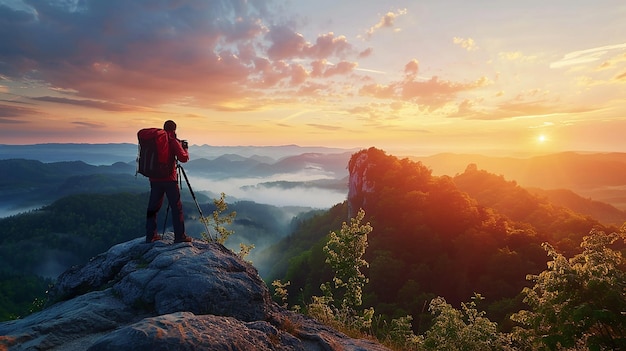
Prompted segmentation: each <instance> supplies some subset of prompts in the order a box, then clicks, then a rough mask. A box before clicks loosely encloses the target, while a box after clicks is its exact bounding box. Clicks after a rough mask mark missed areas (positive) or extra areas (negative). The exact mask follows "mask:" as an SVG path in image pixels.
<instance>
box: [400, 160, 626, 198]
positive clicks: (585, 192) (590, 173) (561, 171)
mask: <svg viewBox="0 0 626 351" xmlns="http://www.w3.org/2000/svg"><path fill="white" fill-rule="evenodd" d="M411 159H412V160H414V161H421V162H423V163H424V164H426V165H428V166H429V167H430V168H431V169H433V173H434V174H437V175H444V174H445V175H450V176H454V175H456V174H459V173H462V172H463V171H464V170H465V168H466V167H467V165H468V164H470V163H473V164H476V165H477V166H478V168H480V169H484V170H486V171H488V172H490V173H494V174H498V175H503V176H504V177H506V178H507V179H510V180H515V181H516V182H517V183H518V184H520V185H521V186H523V187H529V188H541V189H546V190H552V189H568V190H571V191H573V192H575V193H576V194H579V195H581V196H583V197H586V198H587V197H588V198H592V199H593V200H595V201H600V202H605V203H608V204H611V205H613V206H615V207H617V208H619V209H620V210H626V153H618V152H614V153H582V152H563V153H556V154H549V155H544V156H535V157H527V158H516V157H488V156H482V155H464V154H450V153H445V154H437V155H432V156H426V157H412V158H411Z"/></svg>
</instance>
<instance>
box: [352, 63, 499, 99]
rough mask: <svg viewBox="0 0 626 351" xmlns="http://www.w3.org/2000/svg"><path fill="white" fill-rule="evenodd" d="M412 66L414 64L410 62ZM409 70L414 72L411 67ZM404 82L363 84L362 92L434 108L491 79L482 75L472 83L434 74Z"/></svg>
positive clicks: (483, 84)
mask: <svg viewBox="0 0 626 351" xmlns="http://www.w3.org/2000/svg"><path fill="white" fill-rule="evenodd" d="M409 65H410V67H412V66H413V65H412V64H411V63H409ZM409 72H412V71H411V70H410V69H409ZM410 78H411V79H407V80H405V81H402V82H393V83H391V84H388V85H382V84H375V83H374V84H368V85H365V86H363V88H361V90H360V94H361V95H363V96H370V97H376V98H379V99H396V100H404V101H410V102H414V103H417V104H420V105H422V106H423V107H424V108H425V109H429V110H433V109H436V108H439V107H441V106H443V105H445V104H446V103H448V102H453V101H455V100H456V97H457V95H458V94H459V93H461V92H464V91H471V90H474V89H477V88H481V87H484V86H487V85H489V84H491V81H490V80H489V79H487V78H485V77H481V78H479V79H477V80H476V81H474V82H470V83H457V82H452V81H448V80H441V79H439V78H438V77H436V76H434V77H432V78H430V79H428V80H425V81H422V80H416V79H413V78H415V77H413V76H410Z"/></svg>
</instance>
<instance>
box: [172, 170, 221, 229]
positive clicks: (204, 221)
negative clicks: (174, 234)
mask: <svg viewBox="0 0 626 351" xmlns="http://www.w3.org/2000/svg"><path fill="white" fill-rule="evenodd" d="M177 167H178V169H180V173H182V175H183V177H185V182H187V187H188V188H189V192H190V193H191V197H192V198H193V201H194V202H195V203H196V208H197V209H198V213H199V214H200V218H201V220H200V221H201V222H202V223H203V224H204V228H205V229H206V234H207V236H208V237H209V239H210V240H211V241H214V239H213V236H212V235H211V232H210V231H209V226H208V224H207V222H206V220H205V217H204V214H203V213H202V209H201V208H200V205H199V204H198V200H197V199H196V194H194V192H193V189H191V184H190V183H189V178H187V173H186V172H185V169H183V167H182V166H181V165H180V164H177ZM179 177H180V174H179ZM181 183H182V180H181ZM216 239H217V238H216Z"/></svg>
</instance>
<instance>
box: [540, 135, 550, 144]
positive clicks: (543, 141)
mask: <svg viewBox="0 0 626 351" xmlns="http://www.w3.org/2000/svg"><path fill="white" fill-rule="evenodd" d="M537 141H538V142H539V144H543V143H545V142H546V141H548V137H546V135H545V134H540V135H539V136H538V137H537Z"/></svg>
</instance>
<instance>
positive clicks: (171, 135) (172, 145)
mask: <svg viewBox="0 0 626 351" xmlns="http://www.w3.org/2000/svg"><path fill="white" fill-rule="evenodd" d="M163 129H164V130H165V131H166V133H167V134H168V140H169V159H168V161H169V163H168V167H169V164H171V172H170V174H169V176H168V177H166V178H152V177H150V200H149V202H148V211H147V216H146V243H153V242H155V241H158V240H161V239H162V238H161V236H160V235H159V234H158V233H157V213H158V212H159V210H160V209H161V205H162V204H163V196H167V201H168V202H169V206H170V208H171V209H172V222H173V225H174V242H175V243H181V242H190V241H191V237H189V236H187V235H186V233H185V219H184V217H183V203H182V202H181V200H180V188H179V187H178V173H177V171H176V169H177V167H176V160H178V161H180V162H187V161H188V160H189V153H188V151H187V149H188V146H187V142H186V141H181V140H179V139H177V138H176V123H174V121H171V120H168V121H166V122H165V124H164V125H163Z"/></svg>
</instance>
